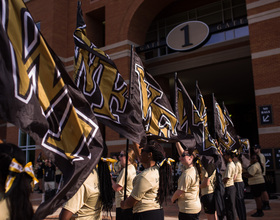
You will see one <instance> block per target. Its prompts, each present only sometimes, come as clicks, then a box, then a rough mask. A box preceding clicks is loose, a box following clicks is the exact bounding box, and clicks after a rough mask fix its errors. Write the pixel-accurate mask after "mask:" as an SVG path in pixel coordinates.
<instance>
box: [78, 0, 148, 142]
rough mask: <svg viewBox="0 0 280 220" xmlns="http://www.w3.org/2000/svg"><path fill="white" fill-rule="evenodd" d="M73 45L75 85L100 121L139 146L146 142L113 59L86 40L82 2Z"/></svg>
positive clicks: (126, 87) (79, 4)
mask: <svg viewBox="0 0 280 220" xmlns="http://www.w3.org/2000/svg"><path fill="white" fill-rule="evenodd" d="M74 42H75V76H74V77H75V83H76V85H77V87H78V88H80V90H81V91H82V92H83V94H84V95H85V97H86V99H87V100H88V102H89V103H90V105H91V107H92V109H93V111H94V113H95V116H96V118H97V120H98V121H100V122H101V123H103V124H104V125H107V126H108V127H110V128H112V129H113V130H115V131H117V132H118V133H120V134H121V135H123V136H124V137H126V138H128V139H130V140H131V141H133V142H136V143H138V144H139V143H140V141H141V140H142V138H145V131H144V128H143V125H142V120H141V118H140V117H139V115H138V114H137V111H136V110H135V108H134V106H133V105H132V104H131V102H130V100H129V99H128V94H127V93H128V86H127V84H126V82H125V81H124V79H123V78H122V76H121V74H120V73H119V71H118V69H117V67H116V65H115V63H114V62H113V61H112V60H111V59H110V57H109V56H108V55H107V54H105V53H104V52H103V51H102V50H100V49H98V48H97V47H96V46H95V45H94V44H93V43H91V42H90V40H89V39H88V38H87V37H86V24H85V22H84V19H83V15H82V10H81V3H80V2H78V10H77V28H76V30H75V32H74Z"/></svg>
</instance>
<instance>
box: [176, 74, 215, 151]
mask: <svg viewBox="0 0 280 220" xmlns="http://www.w3.org/2000/svg"><path fill="white" fill-rule="evenodd" d="M175 93H176V94H175V95H176V96H177V97H178V98H176V99H177V101H176V103H177V104H176V105H175V111H176V112H178V115H181V114H182V113H184V117H179V118H184V120H183V121H182V123H181V126H182V125H184V124H188V127H189V128H185V129H184V130H185V131H188V129H190V130H191V133H192V135H193V136H194V138H195V140H196V143H197V145H196V147H197V150H198V151H199V154H201V155H209V156H212V155H218V154H219V153H218V151H217V148H216V145H215V141H214V139H213V138H212V137H211V135H210V133H209V131H208V128H207V127H206V126H205V125H207V121H205V119H207V114H206V111H204V110H202V111H201V110H200V111H199V110H198V109H197V108H196V106H195V105H194V103H193V101H192V99H191V98H190V96H189V94H188V92H187V91H186V89H185V87H184V85H183V84H182V82H181V81H180V79H178V78H177V77H175ZM199 97H200V99H201V101H202V102H201V103H204V101H203V97H202V95H200V96H199ZM182 102H183V103H182ZM182 108H183V109H182ZM203 108H205V107H203V106H201V109H203ZM180 112H181V113H180ZM185 120H187V121H188V122H185ZM183 127H184V126H183Z"/></svg>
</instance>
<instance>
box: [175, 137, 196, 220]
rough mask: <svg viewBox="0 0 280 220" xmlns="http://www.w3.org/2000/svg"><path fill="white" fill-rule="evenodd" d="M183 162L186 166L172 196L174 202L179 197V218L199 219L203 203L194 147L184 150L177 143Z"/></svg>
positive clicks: (181, 219) (180, 219)
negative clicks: (200, 197)
mask: <svg viewBox="0 0 280 220" xmlns="http://www.w3.org/2000/svg"><path fill="white" fill-rule="evenodd" d="M176 147H177V150H178V153H179V155H180V161H181V163H182V164H183V165H184V166H185V167H186V169H185V170H184V171H183V172H182V174H181V176H180V177H179V180H178V188H177V190H176V191H175V193H174V194H173V196H172V198H171V202H172V203H174V202H175V201H176V200H177V199H178V206H179V215H178V218H179V220H183V219H197V220H198V219H199V214H200V211H201V203H200V199H199V173H198V170H197V168H196V167H195V158H196V157H195V154H194V152H193V151H194V148H189V149H188V150H184V149H183V148H182V146H181V144H180V143H179V142H177V143H176Z"/></svg>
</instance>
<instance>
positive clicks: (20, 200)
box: [0, 144, 34, 220]
mask: <svg viewBox="0 0 280 220" xmlns="http://www.w3.org/2000/svg"><path fill="white" fill-rule="evenodd" d="M13 158H15V159H16V160H17V161H18V162H19V163H20V164H21V165H22V166H24V165H25V164H26V163H25V155H24V153H23V151H22V150H21V149H20V148H19V147H18V146H16V145H14V144H0V187H1V191H3V192H4V191H5V181H6V178H7V176H8V174H9V166H10V163H11V161H12V159H13ZM16 178H18V179H17V180H16V181H15V182H14V184H16V186H14V187H13V188H12V189H11V191H10V192H9V194H8V195H7V197H6V199H7V203H8V208H9V212H10V219H11V220H18V219H22V220H31V219H32V217H33V215H34V211H33V207H32V204H31V201H30V194H31V192H32V188H31V185H30V182H31V178H30V177H29V176H28V174H26V173H20V174H17V177H16Z"/></svg>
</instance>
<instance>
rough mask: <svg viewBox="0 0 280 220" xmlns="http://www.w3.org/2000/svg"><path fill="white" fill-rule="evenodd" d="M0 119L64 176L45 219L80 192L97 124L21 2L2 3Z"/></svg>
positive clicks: (97, 152) (93, 156)
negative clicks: (24, 135)
mask: <svg viewBox="0 0 280 220" xmlns="http://www.w3.org/2000/svg"><path fill="white" fill-rule="evenodd" d="M0 4H1V7H0V8H1V11H0V21H1V25H0V41H1V49H0V72H1V74H0V91H1V93H0V117H1V118H2V119H4V120H6V121H8V122H10V123H13V124H15V125H16V126H18V127H19V128H20V129H22V130H23V131H25V132H27V133H28V134H30V136H31V137H32V138H33V139H34V140H35V141H36V142H37V143H40V144H41V146H42V147H43V149H44V150H45V153H46V154H47V156H48V157H50V158H51V159H52V160H53V161H54V163H55V164H56V166H58V168H59V169H60V170H61V171H62V172H63V176H64V184H63V186H62V188H61V189H60V191H59V192H58V194H56V195H55V196H54V197H53V198H51V199H49V200H47V201H45V202H44V203H42V204H41V205H40V206H39V208H38V209H37V211H36V213H35V216H34V219H44V218H45V217H46V216H47V215H49V214H51V213H52V212H54V211H55V210H56V209H57V208H59V207H60V206H61V205H62V204H63V203H64V202H65V201H66V200H68V199H69V198H71V197H72V196H73V195H74V193H75V192H76V191H77V190H78V189H79V187H80V186H81V185H82V183H83V182H84V180H85V179H86V178H87V176H88V175H89V174H90V172H91V171H92V169H93V168H94V167H95V166H96V164H97V162H98V161H99V159H100V156H101V153H102V150H103V141H102V136H101V133H100V131H99V127H98V125H97V121H96V119H95V117H94V114H93V112H92V110H91V108H90V105H89V104H88V102H87V101H86V99H85V98H84V96H83V94H82V93H81V92H80V90H79V89H78V88H77V87H76V86H75V84H74V83H73V81H72V80H71V78H70V77H69V76H68V74H67V72H66V70H65V69H64V67H63V65H62V63H61V61H60V60H59V59H58V57H57V56H56V55H55V54H54V52H53V51H52V50H51V49H50V48H49V46H48V45H47V43H46V41H45V40H44V38H43V37H42V36H41V34H40V33H39V30H38V29H37V27H36V25H35V23H34V21H33V19H32V17H31V15H30V13H29V12H28V10H27V9H26V7H25V5H24V3H23V2H22V1H21V0H1V2H0Z"/></svg>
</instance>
